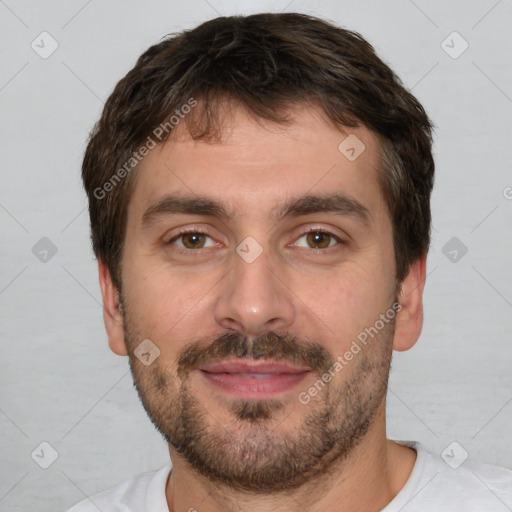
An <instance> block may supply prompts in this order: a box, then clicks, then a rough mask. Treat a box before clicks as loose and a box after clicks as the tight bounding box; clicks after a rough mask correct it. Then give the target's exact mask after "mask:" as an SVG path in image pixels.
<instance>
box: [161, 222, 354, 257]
mask: <svg viewBox="0 0 512 512" xmlns="http://www.w3.org/2000/svg"><path fill="white" fill-rule="evenodd" d="M190 233H193V234H197V235H206V236H208V237H210V238H212V237H211V236H210V234H209V233H208V232H207V231H204V230H202V229H194V228H187V229H183V230H180V231H178V233H177V234H176V235H175V236H173V237H172V238H171V239H170V240H169V241H167V242H166V243H165V245H171V244H172V243H173V242H175V241H176V240H178V239H179V238H180V237H181V236H183V235H187V234H190ZM310 233H324V234H326V235H329V236H331V237H332V238H334V239H335V240H336V242H338V243H337V244H335V245H334V246H331V247H326V248H325V249H318V248H317V249H314V248H312V247H311V248H310V249H311V250H314V251H318V252H322V253H330V252H331V251H332V250H337V249H338V250H339V246H341V245H344V244H345V242H344V241H343V240H342V239H341V238H340V237H339V236H337V235H335V234H334V233H331V232H330V231H328V230H326V229H323V228H317V229H309V230H307V231H304V232H303V233H302V234H301V235H300V236H299V238H302V237H303V236H304V235H308V234H310ZM209 248H210V247H200V248H198V249H183V248H181V247H179V248H178V249H177V251H178V252H179V253H181V254H187V255H190V254H191V253H197V254H195V255H197V256H198V255H200V253H201V249H209ZM302 249H305V247H302Z"/></svg>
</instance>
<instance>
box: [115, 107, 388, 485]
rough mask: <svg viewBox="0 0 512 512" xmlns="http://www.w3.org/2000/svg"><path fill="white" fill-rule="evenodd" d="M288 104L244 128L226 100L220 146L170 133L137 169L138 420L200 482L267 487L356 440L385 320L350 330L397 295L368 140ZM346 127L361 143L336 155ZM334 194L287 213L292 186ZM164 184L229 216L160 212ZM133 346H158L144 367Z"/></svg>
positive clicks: (129, 252)
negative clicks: (283, 116)
mask: <svg viewBox="0 0 512 512" xmlns="http://www.w3.org/2000/svg"><path fill="white" fill-rule="evenodd" d="M293 115H294V122H293V123H292V124H291V125H288V126H281V125H275V124H273V123H270V122H262V123H263V124H258V123H257V122H255V120H254V119H251V118H250V117H248V116H247V114H246V113H244V111H243V110H242V109H238V110H236V111H235V113H234V117H233V118H232V121H233V122H232V124H230V125H229V127H230V128H231V129H229V130H228V129H227V128H228V126H226V131H225V132H224V139H223V140H222V142H221V143H208V142H204V141H193V140H191V139H190V138H189V137H188V136H187V135H186V133H185V130H184V131H182V132H177V133H176V135H179V137H173V138H172V140H170V141H169V142H167V143H166V144H164V145H161V146H159V147H157V148H155V149H153V150H152V151H151V152H150V153H149V155H148V156H147V157H146V158H145V159H144V160H143V161H142V162H141V164H140V167H139V169H138V170H137V180H136V184H135V188H134V192H133V196H132V199H131V202H130V205H129V208H128V220H127V232H126V240H125V247H124V254H123V262H122V283H123V297H122V299H123V306H124V336H125V343H126V347H127V350H128V353H129V355H130V364H131V368H132V372H133V376H134V379H135V383H136V386H137V389H138V392H139V394H140V397H141V399H142V402H143V404H144V406H145V408H146V410H147V412H148V414H149V415H150V417H151V419H152V421H153V422H154V423H155V425H156V426H157V427H158V428H159V430H160V431H161V432H162V434H163V435H164V436H165V437H166V439H167V440H168V441H169V443H170V444H171V445H172V447H173V448H172V450H175V454H179V455H180V456H182V457H183V458H184V460H185V461H187V463H188V464H190V465H191V466H192V467H194V468H195V469H197V470H198V471H199V472H200V473H202V474H203V475H205V476H207V477H209V478H210V479H212V480H215V481H217V482H223V483H226V484H229V485H231V486H234V487H236V486H239V487H240V488H245V489H252V490H260V491H267V492H268V491H271V490H280V489H284V488H291V487H296V486H298V485H301V484H302V483H303V482H304V481H305V480H307V479H309V478H311V477H312V476H314V475H318V474H321V473H323V472H325V471H326V470H327V468H328V467H329V466H330V465H331V464H332V463H333V462H334V461H335V460H342V459H343V458H344V457H346V456H347V455H348V454H349V453H350V451H351V450H352V449H353V448H354V447H355V446H356V445H357V444H358V442H359V441H360V439H361V438H362V437H363V436H364V434H365V433H366V432H367V430H368V428H369V426H370V425H371V422H372V419H373V418H374V416H375V414H376V412H377V411H382V407H383V398H384V395H385V389H386V381H387V375H388V371H389V364H390V358H391V350H392V339H393V329H394V322H393V321H389V320H388V321H387V322H385V323H383V322H382V321H381V322H380V324H377V325H378V326H379V327H380V326H381V325H384V327H383V328H380V329H376V330H377V331H378V333H377V334H373V335H372V336H367V342H366V343H361V341H357V339H358V335H360V333H361V332H363V331H364V330H365V329H368V328H371V327H372V328H374V331H372V333H374V332H375V325H376V322H377V321H378V320H379V318H382V317H381V316H380V315H382V314H384V313H386V312H388V311H389V310H390V308H391V306H392V304H393V303H394V301H395V299H396V282H395V262H394V252H393V242H392V227H391V223H390V219H389V214H388V212H387V208H386V206H385V203H384V199H383V197H382V194H381V191H380V189H379V185H378V181H377V173H378V167H379V159H378V153H377V144H378V142H377V139H376V137H375V136H374V134H373V133H372V132H370V131H369V130H368V129H366V128H364V127H360V128H357V129H356V128H347V130H346V133H341V132H340V131H338V130H336V129H335V128H334V127H332V126H331V125H330V124H328V123H327V122H326V121H325V120H324V119H323V118H322V117H321V116H320V114H319V113H318V111H317V110H315V109H313V108H302V109H297V110H296V111H294V113H293ZM348 134H353V135H355V136H357V138H358V139H359V140H360V141H362V142H363V143H364V145H365V150H364V151H363V152H362V153H361V154H360V155H359V156H358V157H357V158H356V159H355V160H353V159H352V158H351V159H349V158H347V155H349V156H352V155H351V152H350V151H348V152H344V153H343V152H341V151H340V150H339V149H338V146H339V145H340V143H341V142H342V141H343V140H344V139H345V137H346V136H347V135H348ZM349 140H351V139H349ZM333 194H339V195H342V196H343V198H342V201H341V202H338V206H340V208H337V209H335V211H330V210H327V211H324V208H323V207H324V206H325V203H324V204H323V205H322V202H321V201H318V200H317V201H315V200H312V199H311V198H309V199H307V200H303V201H301V202H300V203H298V204H296V205H295V206H296V207H295V208H294V209H292V211H291V212H290V211H289V212H288V214H286V215H284V214H285V213H286V206H287V205H289V204H290V203H291V202H296V201H298V200H299V199H300V198H301V197H304V196H319V197H320V196H321V197H326V196H329V195H331V196H332V195H333ZM171 195H172V196H179V197H181V198H183V197H185V196H186V197H188V198H191V199H193V200H195V201H196V205H197V204H202V205H203V206H205V203H204V202H203V203H201V202H200V201H199V198H207V199H209V200H211V201H215V202H217V203H219V204H220V205H222V206H223V207H224V209H225V210H226V213H227V214H228V215H227V216H226V217H225V218H221V217H219V216H218V215H217V213H216V212H214V211H213V209H212V208H209V209H208V208H203V209H202V211H197V209H196V211H195V213H191V212H188V213H186V212H187V211H188V210H187V209H186V208H181V212H176V211H174V212H173V208H171V206H172V205H171V203H172V201H167V205H164V203H162V199H164V198H166V197H167V196H171ZM157 204H159V207H158V208H156V207H155V205H157ZM163 206H164V207H163ZM188 206H190V204H189V205H188ZM283 215H284V216H283ZM181 230H186V231H188V232H189V233H188V234H184V235H183V234H182V235H181V236H180V231H181ZM322 232H323V233H322ZM387 318H389V316H388V317H387ZM367 332H368V331H367ZM146 339H149V340H151V343H152V344H154V346H156V347H158V349H159V351H160V353H159V355H158V357H156V359H155V360H154V361H153V362H152V363H151V364H149V365H146V364H144V363H143V362H142V361H141V360H139V358H137V357H136V356H135V355H134V352H133V351H134V350H135V349H136V348H137V347H138V346H139V344H140V343H141V342H142V341H143V340H146ZM354 340H356V341H357V346H358V347H359V351H357V349H354V348H353V347H354V345H353V342H354ZM359 340H361V337H360V338H359ZM146 343H147V342H146ZM148 346H149V347H152V346H153V345H151V344H150V345H148ZM351 347H352V349H351ZM151 350H153V349H150V351H149V352H151ZM350 350H352V352H353V358H350V359H347V358H346V357H344V354H345V353H346V352H347V351H350ZM154 354H155V355H156V354H157V351H156V350H155V352H154ZM145 357H146V359H148V357H151V358H152V357H153V353H151V356H148V355H146V356H145ZM338 357H340V358H342V359H341V360H342V361H343V363H340V365H341V369H340V366H339V365H338V366H334V365H335V362H336V361H338V362H339V361H340V359H337V358H338ZM143 360H144V359H143ZM216 363H222V364H224V365H222V364H221V365H220V366H219V365H218V364H217V365H216ZM228 363H229V364H228ZM231 363H233V364H231ZM277 363H280V365H278V364H277ZM263 364H266V366H263ZM269 364H270V366H269ZM329 369H330V371H331V379H324V380H323V381H322V376H323V375H325V374H326V372H329ZM327 380H328V382H326V381H327ZM319 381H321V382H320V384H319ZM315 383H316V384H315ZM315 385H316V387H315ZM312 387H313V388H314V389H316V392H315V391H314V390H313V391H311V388H312Z"/></svg>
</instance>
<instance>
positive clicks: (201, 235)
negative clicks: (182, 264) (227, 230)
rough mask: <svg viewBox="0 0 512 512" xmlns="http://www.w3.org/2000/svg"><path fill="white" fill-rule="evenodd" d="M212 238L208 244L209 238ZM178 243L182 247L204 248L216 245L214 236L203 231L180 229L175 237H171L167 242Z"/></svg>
mask: <svg viewBox="0 0 512 512" xmlns="http://www.w3.org/2000/svg"><path fill="white" fill-rule="evenodd" d="M208 239H210V241H211V243H210V244H209V245H207V240H208ZM173 243H176V245H177V246H178V247H179V248H181V249H185V250H186V249H204V248H206V247H213V246H215V242H214V241H213V240H212V238H211V237H210V236H209V235H208V234H207V233H205V232H203V231H198V230H188V231H187V230H184V231H180V233H178V234H177V235H176V236H175V237H173V238H171V240H169V241H168V242H167V244H169V245H170V244H173Z"/></svg>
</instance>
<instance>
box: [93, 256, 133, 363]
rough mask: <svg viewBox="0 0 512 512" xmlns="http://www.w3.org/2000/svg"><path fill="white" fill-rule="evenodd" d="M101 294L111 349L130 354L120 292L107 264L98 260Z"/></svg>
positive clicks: (118, 353) (122, 353) (120, 354)
mask: <svg viewBox="0 0 512 512" xmlns="http://www.w3.org/2000/svg"><path fill="white" fill-rule="evenodd" d="M98 270H99V278H100V287H101V295H102V296H103V321H104V322H105V329H106V330H107V335H108V344H109V347H110V350H112V352H114V353H115V354H117V355H119V356H125V355H127V354H128V352H127V350H126V344H125V340H124V329H123V312H122V309H121V306H120V303H119V292H118V290H117V288H116V287H115V286H114V283H113V282H112V276H111V275H110V271H109V269H108V266H107V264H106V263H105V262H104V261H102V260H98Z"/></svg>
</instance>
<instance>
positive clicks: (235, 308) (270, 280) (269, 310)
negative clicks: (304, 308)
mask: <svg viewBox="0 0 512 512" xmlns="http://www.w3.org/2000/svg"><path fill="white" fill-rule="evenodd" d="M232 264H233V268H232V269H231V271H230V272H228V274H227V276H226V278H225V279H223V280H222V284H221V286H219V289H218V295H217V299H216V302H215V305H214V309H215V311H214V314H215V320H216V322H217V324H218V325H220V326H222V327H223V328H225V329H235V330H238V331H240V332H243V333H244V334H245V335H246V336H249V337H251V338H252V337H257V336H259V335H262V334H263V333H265V332H266V331H270V330H277V331H279V330H282V331H285V332H286V331H287V330H288V329H289V328H290V326H291V325H292V324H293V322H294V320H295V315H296V307H295V305H294V301H293V297H294V295H293V293H292V292H291V290H290V289H289V288H288V286H287V284H286V276H285V275H284V273H283V272H282V271H281V272H279V269H278V268H277V267H276V265H272V261H271V258H270V254H269V251H268V250H264V251H263V252H262V254H261V255H260V256H259V257H258V258H257V259H256V260H254V261H252V262H250V263H249V262H248V261H245V260H244V259H243V258H242V257H240V256H239V255H238V254H234V255H233V263H232Z"/></svg>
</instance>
